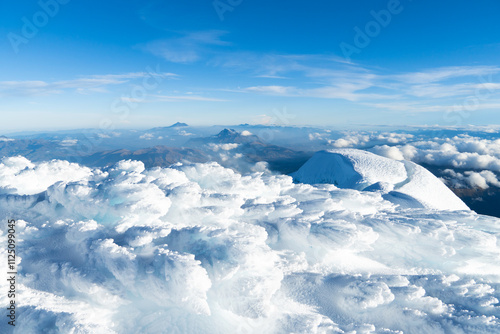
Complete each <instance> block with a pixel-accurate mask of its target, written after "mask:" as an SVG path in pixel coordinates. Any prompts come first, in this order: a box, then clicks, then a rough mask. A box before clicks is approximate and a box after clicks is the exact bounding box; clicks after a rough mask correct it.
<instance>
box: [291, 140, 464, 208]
mask: <svg viewBox="0 0 500 334" xmlns="http://www.w3.org/2000/svg"><path fill="white" fill-rule="evenodd" d="M292 176H293V178H294V180H295V181H296V182H300V183H308V184H318V183H331V184H334V185H336V186H337V187H339V188H345V189H356V190H364V191H376V192H380V193H381V194H382V196H383V197H384V199H386V200H388V201H390V202H393V203H395V204H398V205H400V207H403V208H427V209H439V210H469V208H468V207H467V205H465V203H464V202H462V200H460V199H459V198H458V197H457V196H456V195H455V194H454V193H453V192H452V191H451V190H450V189H448V188H447V187H446V185H444V184H443V182H441V181H440V180H439V179H438V178H437V177H435V176H434V175H433V174H432V173H431V172H429V171H428V170H427V169H425V168H423V167H422V166H419V165H417V164H415V163H413V162H410V161H398V160H393V159H389V158H385V157H381V156H378V155H376V154H373V153H370V152H366V151H362V150H356V149H336V150H327V151H320V152H317V153H316V154H315V155H314V156H313V157H312V158H311V159H309V160H308V161H307V162H306V163H305V164H304V165H303V166H302V167H301V168H300V169H299V170H298V171H297V172H295V173H293V174H292Z"/></svg>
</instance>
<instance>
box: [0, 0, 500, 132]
mask: <svg viewBox="0 0 500 334" xmlns="http://www.w3.org/2000/svg"><path fill="white" fill-rule="evenodd" d="M499 12H500V4H499V3H498V1H493V0H481V1H476V2H474V3H472V2H470V1H448V0H445V1H439V2H436V1H428V0H413V1H410V0H401V1H395V0H390V1H368V0H365V1H360V0H357V1H356V0H353V1H317V0H313V1H308V2H305V1H286V2H285V1H274V2H272V1H261V0H252V1H250V0H216V1H199V0H198V1H195V0H183V1H169V0H163V1H114V0H110V1H106V2H105V3H103V2H100V1H99V2H98V1H93V0H89V1H85V2H84V1H76V0H69V1H68V0H59V1H58V2H57V0H45V1H44V0H42V1H41V2H36V1H31V2H23V3H22V4H21V3H19V2H16V3H14V2H2V4H0V18H1V22H2V25H1V27H0V36H2V38H1V39H0V48H1V50H2V53H1V54H0V60H1V61H0V67H1V68H0V101H1V103H0V113H1V116H2V117H1V119H2V121H1V122H0V131H2V132H9V131H19V130H37V129H39V130H47V129H63V128H81V127H92V128H97V127H102V126H107V127H112V128H113V127H114V128H130V127H136V128H146V127H150V126H158V125H168V124H171V123H173V122H175V121H184V122H186V123H189V124H192V125H210V124H238V123H264V124H278V125H341V126H356V125H359V124H364V125H366V124H368V125H370V124H372V125H381V124H389V125H426V124H439V125H446V126H455V125H466V124H477V125H485V124H500V113H499V112H498V111H499V109H500V63H499V57H498V54H500V34H498V32H499V31H500V20H498V13H499ZM283 115H286V117H283Z"/></svg>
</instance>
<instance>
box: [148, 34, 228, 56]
mask: <svg viewBox="0 0 500 334" xmlns="http://www.w3.org/2000/svg"><path fill="white" fill-rule="evenodd" d="M225 34H226V32H225V31H221V30H209V31H198V32H191V33H188V34H185V35H183V36H181V37H176V38H169V39H162V40H156V41H152V42H149V43H147V44H146V45H143V46H141V48H142V49H144V50H146V51H148V52H150V53H152V54H154V55H156V56H159V57H161V58H163V59H165V60H167V61H170V62H173V63H193V62H196V61H198V60H200V59H201V58H202V54H206V53H210V52H211V48H212V47H214V46H215V47H220V46H227V45H230V43H229V42H226V41H224V40H222V37H223V36H224V35H225Z"/></svg>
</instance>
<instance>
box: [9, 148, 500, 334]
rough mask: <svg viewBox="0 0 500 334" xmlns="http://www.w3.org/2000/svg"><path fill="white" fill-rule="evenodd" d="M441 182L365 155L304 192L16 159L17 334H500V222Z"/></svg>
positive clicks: (215, 174) (229, 177)
mask: <svg viewBox="0 0 500 334" xmlns="http://www.w3.org/2000/svg"><path fill="white" fill-rule="evenodd" d="M339 152H340V153H339ZM426 172H427V171H426V170H425V169H423V168H421V167H420V166H418V165H415V164H408V163H407V162H402V161H395V160H384V158H382V159H379V157H377V156H374V155H371V154H365V153H362V152H359V151H354V150H351V151H332V152H319V153H317V155H315V156H314V157H313V158H311V160H309V162H307V163H306V164H305V165H304V166H303V168H301V170H299V171H298V172H297V173H295V174H294V175H293V176H287V175H280V174H275V173H272V172H270V171H268V170H266V169H265V168H259V169H258V170H257V171H254V172H249V173H244V174H241V173H238V172H237V171H235V170H233V169H229V168H224V167H222V166H220V165H219V164H217V163H194V164H189V163H182V164H181V163H178V164H175V165H172V166H170V167H168V168H151V169H146V168H145V166H144V164H143V163H142V162H138V161H132V160H124V161H120V162H118V163H117V164H115V165H113V166H111V167H106V168H88V167H84V166H81V165H78V164H74V163H68V162H65V161H59V160H52V161H48V162H43V163H33V162H31V161H29V160H27V159H25V158H22V157H9V158H3V159H2V160H1V163H0V215H1V216H2V217H1V219H2V220H3V221H5V222H6V221H7V219H16V220H17V231H16V233H17V238H18V239H17V241H18V249H19V254H18V261H19V263H18V272H19V276H18V290H19V296H18V301H19V319H18V325H17V326H16V327H15V328H14V331H13V332H14V333H23V334H24V333H351V334H353V333H363V334H365V333H366V334H367V333H500V321H499V317H500V304H499V299H500V241H499V240H500V220H499V219H497V218H493V217H489V216H482V215H478V214H476V213H475V212H473V211H471V210H469V209H468V208H467V207H466V206H465V205H464V204H463V203H461V202H460V201H459V200H458V199H456V200H454V199H453V197H452V195H453V194H451V195H450V193H447V192H446V191H445V190H447V189H446V188H442V187H441V186H440V185H441V184H442V183H440V182H441V181H440V180H438V179H437V178H432V177H431V176H432V175H430V176H429V174H427V173H428V172H427V173H426ZM437 182H439V183H437ZM443 189H444V190H443ZM398 194H401V195H400V196H399V197H397V195H398ZM403 195H404V196H405V197H404V199H405V200H404V201H402V200H400V201H398V198H403ZM436 198H437V199H439V200H438V201H436ZM462 204H463V205H462ZM0 231H1V235H0V244H2V245H6V243H7V241H6V224H2V225H1V228H0ZM0 249H1V253H2V254H1V256H2V257H3V258H6V254H5V248H4V247H0ZM5 272H6V271H5V270H2V271H1V273H0V290H2V291H6V290H7V281H6V279H5V277H4V275H5ZM7 302H8V301H7V296H6V294H4V293H2V294H0V306H1V307H2V308H4V307H6V305H7ZM12 330H13V329H12V328H10V327H9V326H8V325H7V324H6V321H2V322H1V323H0V332H2V333H9V332H12Z"/></svg>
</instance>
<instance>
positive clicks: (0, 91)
mask: <svg viewBox="0 0 500 334" xmlns="http://www.w3.org/2000/svg"><path fill="white" fill-rule="evenodd" d="M148 77H156V78H157V77H161V78H175V77H177V75H176V74H174V73H168V72H151V73H149V72H133V73H126V74H106V75H92V76H89V77H84V78H77V79H71V80H62V81H54V82H46V81H0V96H4V97H5V96H17V95H20V96H33V95H48V94H60V93H62V92H64V91H65V90H67V89H75V90H76V91H77V92H79V93H85V92H87V91H95V92H106V90H105V88H106V87H107V86H111V85H121V84H124V83H127V82H129V81H130V80H136V79H140V78H148Z"/></svg>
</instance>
